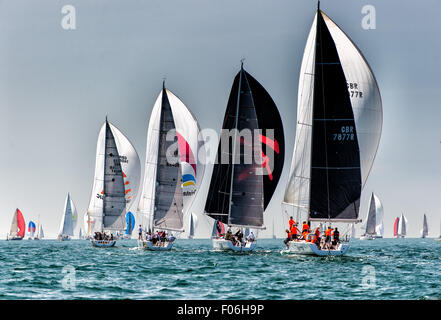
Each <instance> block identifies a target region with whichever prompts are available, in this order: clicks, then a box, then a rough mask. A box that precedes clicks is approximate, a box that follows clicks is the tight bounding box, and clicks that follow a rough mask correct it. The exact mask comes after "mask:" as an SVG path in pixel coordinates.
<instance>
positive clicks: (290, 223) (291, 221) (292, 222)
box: [288, 219, 296, 229]
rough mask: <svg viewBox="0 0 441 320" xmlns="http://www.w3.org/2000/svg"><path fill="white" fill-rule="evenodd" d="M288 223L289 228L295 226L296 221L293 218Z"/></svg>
mask: <svg viewBox="0 0 441 320" xmlns="http://www.w3.org/2000/svg"><path fill="white" fill-rule="evenodd" d="M288 223H289V228H290V229H291V228H292V226H293V225H294V224H295V223H296V222H295V221H294V220H292V219H289V221H288Z"/></svg>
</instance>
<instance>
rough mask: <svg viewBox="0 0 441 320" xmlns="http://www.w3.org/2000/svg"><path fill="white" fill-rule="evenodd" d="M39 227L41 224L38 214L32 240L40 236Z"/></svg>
mask: <svg viewBox="0 0 441 320" xmlns="http://www.w3.org/2000/svg"><path fill="white" fill-rule="evenodd" d="M40 227H41V225H40V215H38V221H37V228H36V234H35V235H34V237H33V240H40V239H39V237H40Z"/></svg>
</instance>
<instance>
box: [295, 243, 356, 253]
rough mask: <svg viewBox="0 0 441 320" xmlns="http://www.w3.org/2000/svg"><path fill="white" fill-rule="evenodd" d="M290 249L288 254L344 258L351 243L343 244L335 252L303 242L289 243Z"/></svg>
mask: <svg viewBox="0 0 441 320" xmlns="http://www.w3.org/2000/svg"><path fill="white" fill-rule="evenodd" d="M288 247H289V248H288V250H287V253H294V254H302V255H315V256H342V255H344V254H345V253H346V251H348V249H349V243H342V242H341V243H340V244H339V245H338V247H337V248H336V249H333V250H326V249H323V250H320V249H319V248H318V247H317V245H315V244H314V243H310V242H306V241H304V240H301V241H290V242H288Z"/></svg>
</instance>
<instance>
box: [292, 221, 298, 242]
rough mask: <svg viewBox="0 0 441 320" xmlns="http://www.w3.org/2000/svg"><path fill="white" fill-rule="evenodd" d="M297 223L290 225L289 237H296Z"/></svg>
mask: <svg viewBox="0 0 441 320" xmlns="http://www.w3.org/2000/svg"><path fill="white" fill-rule="evenodd" d="M297 230H298V229H297V223H294V224H293V225H292V226H291V229H290V231H291V238H292V239H297Z"/></svg>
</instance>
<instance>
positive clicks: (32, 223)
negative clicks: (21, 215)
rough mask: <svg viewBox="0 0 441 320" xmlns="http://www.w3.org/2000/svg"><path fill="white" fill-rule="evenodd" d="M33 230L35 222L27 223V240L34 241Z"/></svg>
mask: <svg viewBox="0 0 441 320" xmlns="http://www.w3.org/2000/svg"><path fill="white" fill-rule="evenodd" d="M35 230H36V226H35V222H34V221H29V223H28V233H29V238H28V240H32V239H34V235H35Z"/></svg>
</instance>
